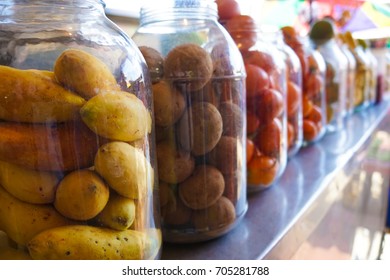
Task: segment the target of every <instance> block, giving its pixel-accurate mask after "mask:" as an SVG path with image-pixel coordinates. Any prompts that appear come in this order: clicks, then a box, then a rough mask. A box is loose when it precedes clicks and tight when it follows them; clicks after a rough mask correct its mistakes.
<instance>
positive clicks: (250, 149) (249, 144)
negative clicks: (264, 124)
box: [246, 138, 255, 163]
mask: <svg viewBox="0 0 390 280" xmlns="http://www.w3.org/2000/svg"><path fill="white" fill-rule="evenodd" d="M254 153H255V143H253V141H252V140H251V139H248V138H247V139H246V163H248V162H250V160H251V159H252V158H253V155H254Z"/></svg>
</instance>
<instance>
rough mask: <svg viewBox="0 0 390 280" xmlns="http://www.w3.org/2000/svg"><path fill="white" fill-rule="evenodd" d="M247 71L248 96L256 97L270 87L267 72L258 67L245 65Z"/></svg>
mask: <svg viewBox="0 0 390 280" xmlns="http://www.w3.org/2000/svg"><path fill="white" fill-rule="evenodd" d="M245 70H246V96H247V97H254V96H256V94H257V93H258V92H259V91H261V90H263V89H265V88H268V87H269V77H268V74H267V72H265V71H264V70H263V69H261V68H260V67H258V66H256V65H252V64H245Z"/></svg>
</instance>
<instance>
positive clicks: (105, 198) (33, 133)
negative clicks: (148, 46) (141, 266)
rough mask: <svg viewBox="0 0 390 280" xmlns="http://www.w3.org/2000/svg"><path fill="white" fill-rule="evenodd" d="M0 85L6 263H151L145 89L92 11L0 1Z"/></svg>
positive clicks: (0, 194)
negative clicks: (18, 255) (14, 257)
mask: <svg viewBox="0 0 390 280" xmlns="http://www.w3.org/2000/svg"><path fill="white" fill-rule="evenodd" d="M0 76H1V77H2V82H1V86H0V95H1V98H0V102H1V103H2V104H1V105H0V107H1V109H0V118H1V119H2V121H1V123H0V131H1V132H0V135H1V136H0V184H1V187H0V229H1V230H2V231H4V232H5V234H6V235H7V237H8V239H9V240H10V244H11V246H10V248H9V250H10V252H12V251H15V250H16V251H18V252H22V253H24V256H25V258H27V259H30V258H32V259H157V258H159V257H160V251H161V231H160V225H159V216H158V215H156V213H158V212H157V211H158V204H157V203H156V202H155V201H156V200H155V198H157V197H158V188H157V180H154V176H155V175H156V174H157V170H156V165H155V163H154V162H155V144H154V136H153V123H152V116H153V111H152V100H151V83H150V78H149V74H148V71H147V67H146V63H145V60H144V59H143V57H142V55H141V53H140V51H139V50H138V48H137V46H136V45H135V44H134V43H133V42H132V41H131V40H130V39H129V38H128V37H127V36H125V35H124V33H123V32H122V31H121V30H120V29H119V28H118V27H117V26H116V25H114V24H113V23H112V22H111V21H110V20H108V19H107V18H106V17H105V14H104V5H103V3H102V2H100V1H97V0H96V1H95V0H87V1H81V0H80V1H78V0H72V1H66V0H62V1H55V3H54V2H53V1H48V0H41V1H19V0H14V1H0ZM5 77H6V78H5ZM5 107H6V108H7V109H5ZM119 110H120V111H121V114H118V111H119ZM135 163H136V164H135ZM156 206H157V207H156ZM10 258H11V257H10Z"/></svg>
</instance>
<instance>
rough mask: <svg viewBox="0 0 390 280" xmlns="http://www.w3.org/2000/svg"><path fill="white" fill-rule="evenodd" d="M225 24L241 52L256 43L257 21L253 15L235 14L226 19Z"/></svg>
mask: <svg viewBox="0 0 390 280" xmlns="http://www.w3.org/2000/svg"><path fill="white" fill-rule="evenodd" d="M224 26H225V29H226V30H227V31H228V32H229V34H230V36H231V37H232V38H233V40H234V42H235V43H236V45H237V47H238V48H239V50H240V51H241V52H247V51H248V49H250V48H251V47H252V46H253V45H255V44H256V41H257V31H256V22H255V21H254V19H253V18H252V17H251V16H248V15H236V16H233V17H232V18H230V19H228V20H226V22H225V25H224Z"/></svg>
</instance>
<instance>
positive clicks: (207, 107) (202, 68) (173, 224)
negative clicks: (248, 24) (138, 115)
mask: <svg viewBox="0 0 390 280" xmlns="http://www.w3.org/2000/svg"><path fill="white" fill-rule="evenodd" d="M162 4H163V5H158V3H153V6H144V7H142V9H141V15H140V25H139V28H138V29H137V30H136V32H135V34H134V35H133V40H134V41H135V42H136V44H137V45H138V46H139V48H140V49H141V51H142V53H143V54H144V56H145V57H146V61H147V64H148V66H149V68H150V71H151V75H152V82H153V96H154V111H155V124H156V139H157V144H156V150H157V161H158V166H159V168H160V169H159V180H160V194H161V197H160V201H161V214H162V229H163V240H164V241H167V242H174V243H189V242H198V241H204V240H209V239H213V238H216V237H219V236H221V235H223V234H225V233H227V232H229V231H230V230H231V229H232V228H234V227H235V226H236V225H237V224H238V222H239V221H240V220H241V219H242V218H243V216H244V214H245V213H246V210H247V197H246V165H245V159H246V156H245V151H246V142H245V141H246V140H245V136H246V125H245V112H246V108H245V68H244V64H243V60H242V57H241V55H240V52H239V51H238V49H237V47H236V45H235V44H234V42H233V40H232V38H231V37H230V36H229V34H227V32H226V30H224V29H223V27H222V26H221V25H220V24H219V23H218V21H217V7H216V4H215V3H214V2H213V1H207V0H195V1H185V0H183V1H180V0H179V1H164V2H163V3H162Z"/></svg>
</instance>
